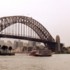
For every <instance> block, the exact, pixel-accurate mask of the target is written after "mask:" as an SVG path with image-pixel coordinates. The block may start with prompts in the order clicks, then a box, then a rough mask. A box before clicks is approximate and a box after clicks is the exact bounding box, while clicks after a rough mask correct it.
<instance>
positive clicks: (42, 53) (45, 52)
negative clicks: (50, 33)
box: [30, 49, 52, 57]
mask: <svg viewBox="0 0 70 70" xmlns="http://www.w3.org/2000/svg"><path fill="white" fill-rule="evenodd" d="M30 55H32V56H39V57H45V56H52V52H51V50H49V49H43V50H32V51H31V53H30Z"/></svg>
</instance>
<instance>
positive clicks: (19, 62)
mask: <svg viewBox="0 0 70 70" xmlns="http://www.w3.org/2000/svg"><path fill="white" fill-rule="evenodd" d="M0 70H70V54H55V55H53V56H52V57H33V56H28V55H24V54H16V55H15V56H0Z"/></svg>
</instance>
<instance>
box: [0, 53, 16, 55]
mask: <svg viewBox="0 0 70 70" xmlns="http://www.w3.org/2000/svg"><path fill="white" fill-rule="evenodd" d="M0 55H15V53H0Z"/></svg>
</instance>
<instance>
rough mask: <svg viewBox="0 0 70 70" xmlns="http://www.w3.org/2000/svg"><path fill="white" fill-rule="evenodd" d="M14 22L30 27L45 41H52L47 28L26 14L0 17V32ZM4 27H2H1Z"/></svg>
mask: <svg viewBox="0 0 70 70" xmlns="http://www.w3.org/2000/svg"><path fill="white" fill-rule="evenodd" d="M15 23H22V24H25V25H27V26H29V27H30V28H32V29H33V30H34V31H35V32H36V33H37V34H38V36H39V37H40V38H41V39H43V40H44V39H45V40H47V41H51V42H54V41H55V40H54V38H53V37H52V36H51V34H50V33H49V32H48V30H47V29H46V28H45V27H44V26H43V25H42V24H40V23H39V22H38V21H36V20H35V19H33V18H31V17H27V16H8V17H2V18H0V32H1V31H2V30H3V29H5V28H7V27H8V26H10V25H12V24H15ZM2 27H4V28H2Z"/></svg>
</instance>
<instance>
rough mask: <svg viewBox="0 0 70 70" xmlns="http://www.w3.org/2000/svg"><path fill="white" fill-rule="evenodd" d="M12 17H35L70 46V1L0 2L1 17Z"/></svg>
mask: <svg viewBox="0 0 70 70" xmlns="http://www.w3.org/2000/svg"><path fill="white" fill-rule="evenodd" d="M12 15H22V16H29V17H33V18H34V19H36V20H37V21H39V22H40V23H41V24H42V25H44V26H45V27H46V29H47V30H48V31H49V32H50V33H51V35H52V36H53V37H54V38H55V37H56V35H59V36H60V38H61V42H62V43H65V45H66V46H69V45H70V0H0V17H3V16H12Z"/></svg>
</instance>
